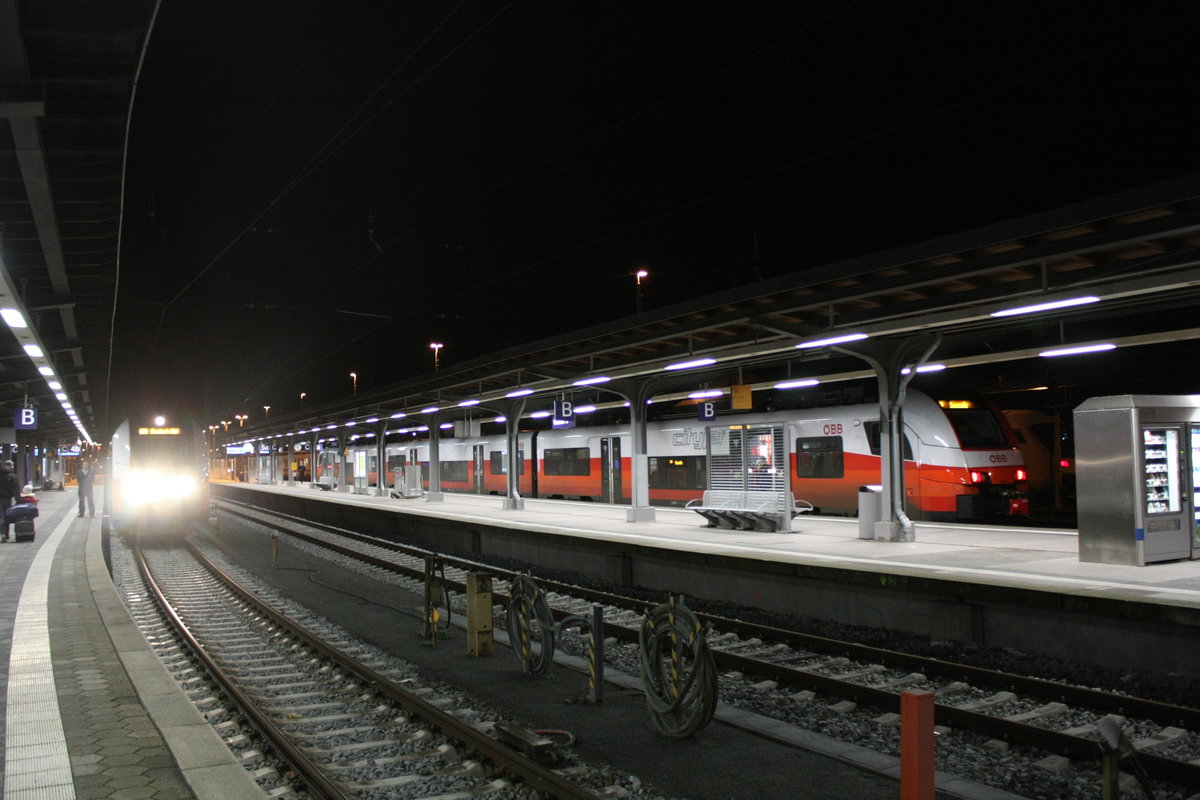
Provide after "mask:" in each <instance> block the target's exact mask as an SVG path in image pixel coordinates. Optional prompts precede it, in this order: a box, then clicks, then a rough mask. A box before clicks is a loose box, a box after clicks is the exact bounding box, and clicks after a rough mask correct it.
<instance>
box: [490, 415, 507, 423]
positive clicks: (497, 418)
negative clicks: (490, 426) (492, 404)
mask: <svg viewBox="0 0 1200 800" xmlns="http://www.w3.org/2000/svg"><path fill="white" fill-rule="evenodd" d="M492 422H508V417H504V416H500V417H496V418H495V419H494V420H492Z"/></svg>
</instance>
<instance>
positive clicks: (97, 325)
mask: <svg viewBox="0 0 1200 800" xmlns="http://www.w3.org/2000/svg"><path fill="white" fill-rule="evenodd" d="M154 8H155V3H153V2H138V0H133V1H132V2H122V3H116V4H113V3H95V2H86V1H85V0H39V2H36V3H28V2H27V3H20V4H18V3H17V0H0V262H2V263H0V267H2V268H0V276H2V279H0V294H3V298H0V301H2V302H0V305H2V306H3V307H7V308H15V309H17V310H18V311H19V312H20V313H21V315H22V316H23V317H24V318H25V321H26V322H27V324H28V328H25V329H17V328H14V329H12V332H13V334H14V335H12V336H10V335H9V334H8V333H4V334H3V335H0V411H3V412H4V413H5V414H7V413H9V412H11V411H13V410H15V409H16V408H19V407H23V406H27V405H28V406H30V407H36V408H37V409H38V416H39V432H40V433H41V434H44V435H45V437H46V441H48V442H53V441H55V440H73V439H75V438H76V437H82V436H83V432H84V431H86V432H87V434H88V435H89V436H97V435H98V434H99V432H100V431H101V429H102V428H103V427H104V426H105V424H106V422H105V419H104V417H105V415H106V413H107V402H108V386H107V372H108V368H109V360H110V341H111V336H110V333H111V330H112V324H113V308H114V298H115V294H116V290H117V275H118V270H117V251H118V245H119V237H120V222H121V210H122V208H121V205H122V175H123V166H124V158H125V145H126V131H127V127H128V118H129V109H130V102H131V98H132V95H133V91H134V84H135V76H136V74H137V70H138V65H139V62H140V58H141V54H142V49H143V43H144V41H145V40H146V36H147V31H148V30H149V27H150V24H151V19H152V15H153V12H154ZM4 327H5V328H6V329H7V328H8V326H4ZM28 346H33V347H36V348H38V350H34V351H32V352H41V353H42V355H41V356H40V357H39V356H32V357H31V356H30V354H29V353H30V350H29V347H28ZM39 367H43V368H48V369H49V370H50V371H51V372H52V374H50V375H46V374H44V373H45V372H46V369H42V370H41V371H39ZM54 387H61V388H54ZM56 395H59V396H56ZM64 398H65V402H67V403H69V404H70V407H71V409H67V408H64V406H63V402H64ZM69 410H74V411H75V412H76V413H77V414H78V417H79V420H80V424H79V426H78V427H77V426H76V424H75V423H74V421H73V420H71V419H70V418H69V417H68V411H69ZM0 427H7V424H6V422H5V421H4V420H0Z"/></svg>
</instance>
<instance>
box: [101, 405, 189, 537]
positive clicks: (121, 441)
mask: <svg viewBox="0 0 1200 800" xmlns="http://www.w3.org/2000/svg"><path fill="white" fill-rule="evenodd" d="M110 452H111V459H112V462H111V472H110V474H111V478H112V479H111V481H110V482H109V487H110V490H111V492H112V494H111V497H110V508H111V520H112V525H113V527H114V528H115V529H116V530H118V531H121V532H129V533H137V534H140V535H155V536H159V535H166V536H171V535H174V534H177V533H179V532H180V531H181V530H182V529H184V528H186V527H187V526H188V525H190V524H191V523H192V522H194V521H201V520H204V519H206V518H207V516H208V453H207V447H206V444H205V440H204V435H203V431H202V429H201V428H200V426H199V425H198V424H197V423H195V422H194V421H192V420H190V419H188V418H186V417H184V416H182V415H181V416H170V415H166V414H151V415H147V416H146V417H145V418H130V419H127V420H125V421H124V422H122V423H121V424H120V425H118V426H117V429H116V431H115V432H114V433H113V437H112V449H111V451H110Z"/></svg>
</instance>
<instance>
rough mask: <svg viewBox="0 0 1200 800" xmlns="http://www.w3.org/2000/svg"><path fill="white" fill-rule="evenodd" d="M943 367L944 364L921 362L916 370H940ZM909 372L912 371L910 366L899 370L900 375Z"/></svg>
mask: <svg viewBox="0 0 1200 800" xmlns="http://www.w3.org/2000/svg"><path fill="white" fill-rule="evenodd" d="M945 368H946V365H945V364H922V365H921V366H919V367H917V372H941V371H942V370H944V369H945ZM910 372H912V368H911V367H905V368H904V369H902V370H900V374H901V375H907V374H909V373H910Z"/></svg>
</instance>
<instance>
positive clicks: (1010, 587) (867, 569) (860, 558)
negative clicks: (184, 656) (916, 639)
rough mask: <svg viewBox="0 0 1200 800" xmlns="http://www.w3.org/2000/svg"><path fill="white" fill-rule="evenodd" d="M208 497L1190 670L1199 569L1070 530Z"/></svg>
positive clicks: (754, 602) (599, 508)
mask: <svg viewBox="0 0 1200 800" xmlns="http://www.w3.org/2000/svg"><path fill="white" fill-rule="evenodd" d="M214 494H215V495H221V494H225V495H228V496H231V497H234V498H235V499H236V498H238V497H239V496H241V497H247V498H248V496H251V495H256V496H258V497H259V498H266V497H268V496H273V497H274V498H275V499H273V500H271V501H269V502H271V503H274V504H275V505H277V506H278V507H279V508H280V510H284V509H286V510H290V511H292V512H293V513H297V514H300V515H301V516H305V517H306V518H309V519H315V520H316V521H321V522H330V523H333V524H347V525H354V526H356V527H358V528H359V529H362V530H364V531H366V532H375V533H380V534H382V535H389V536H401V535H404V534H408V535H416V536H417V537H418V538H420V539H423V540H425V543H426V544H430V545H432V546H434V547H435V548H436V547H439V546H441V547H445V548H448V549H449V551H451V552H458V553H464V552H466V553H491V554H498V555H509V556H512V557H514V558H522V559H527V560H529V561H530V562H532V563H542V564H544V565H545V566H549V567H555V568H561V569H565V570H574V571H579V572H585V573H587V574H590V575H592V576H593V577H597V578H600V579H603V580H607V581H610V582H612V583H614V584H616V585H637V586H643V587H655V588H657V587H669V588H670V591H673V592H677V593H685V594H694V595H696V596H704V597H709V598H718V599H724V600H728V601H730V602H735V603H738V604H741V605H748V606H755V607H760V608H765V609H769V610H773V611H779V612H780V613H786V614H794V615H805V616H812V617H816V618H821V619H831V620H835V621H838V622H842V623H846V624H857V625H865V626H870V627H892V628H895V629H898V630H900V631H907V632H910V633H915V634H917V635H925V636H929V637H930V638H931V639H934V640H953V641H970V642H976V643H979V644H986V645H992V646H999V647H1013V648H1017V649H1021V650H1025V651H1027V652H1035V653H1041V654H1045V655H1050V656H1054V657H1062V658H1076V659H1078V657H1079V656H1080V655H1081V654H1087V655H1088V657H1089V658H1095V657H1096V656H1097V653H1096V651H1097V650H1101V651H1103V652H1102V653H1101V654H1100V655H1101V660H1103V661H1104V662H1105V663H1107V664H1108V665H1111V666H1116V667H1121V668H1134V669H1146V668H1153V669H1155V670H1156V671H1160V672H1163V673H1175V674H1181V675H1189V676H1193V677H1194V676H1196V674H1197V670H1200V666H1198V665H1200V636H1198V635H1197V634H1200V561H1176V562H1168V563H1159V564H1153V565H1150V566H1145V567H1133V566H1122V565H1112V564H1093V563H1083V562H1080V561H1079V557H1078V542H1077V534H1076V532H1075V531H1070V530H1059V529H1045V528H1028V527H999V526H990V525H986V526H985V525H952V524H943V523H924V524H923V523H918V524H917V530H916V541H914V542H886V541H876V540H864V539H860V538H858V521H857V520H856V519H852V518H835V517H807V516H802V517H798V518H797V519H796V520H795V521H794V530H793V531H791V532H786V533H766V532H756V531H733V530H724V529H719V528H708V527H705V525H704V521H703V520H702V519H701V518H700V517H699V516H698V515H697V514H695V513H693V512H691V511H688V510H686V509H678V508H656V509H655V511H656V515H655V516H656V519H655V520H654V521H652V522H632V523H631V522H628V521H626V517H625V511H626V509H625V507H622V506H608V505H604V504H596V503H579V502H572V501H555V500H526V501H525V507H524V509H522V510H509V509H504V508H502V505H503V502H502V500H503V499H502V498H500V497H496V496H485V495H461V494H450V493H447V494H445V495H444V496H443V497H444V500H442V501H440V502H427V501H425V500H423V499H410V500H397V499H391V498H384V497H378V496H374V495H371V494H350V493H345V492H337V491H321V490H317V489H313V488H311V487H310V486H309V485H308V484H302V485H301V484H297V485H295V486H286V485H279V484H277V485H259V484H248V483H237V482H232V483H214ZM380 514H382V516H380ZM485 534H486V535H485ZM1149 653H1153V654H1154V661H1153V663H1148V662H1147V654H1149Z"/></svg>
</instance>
